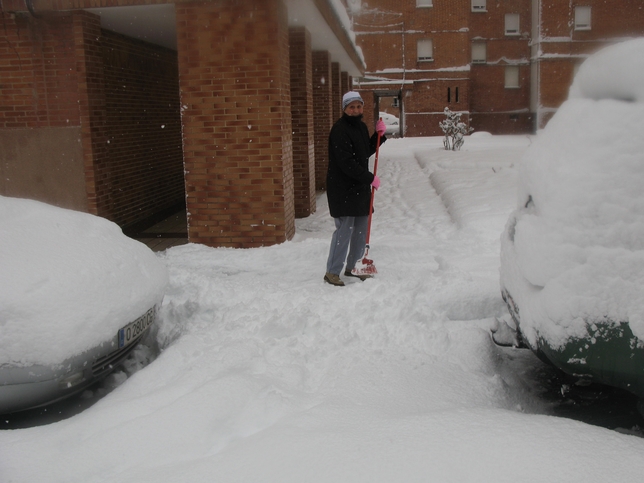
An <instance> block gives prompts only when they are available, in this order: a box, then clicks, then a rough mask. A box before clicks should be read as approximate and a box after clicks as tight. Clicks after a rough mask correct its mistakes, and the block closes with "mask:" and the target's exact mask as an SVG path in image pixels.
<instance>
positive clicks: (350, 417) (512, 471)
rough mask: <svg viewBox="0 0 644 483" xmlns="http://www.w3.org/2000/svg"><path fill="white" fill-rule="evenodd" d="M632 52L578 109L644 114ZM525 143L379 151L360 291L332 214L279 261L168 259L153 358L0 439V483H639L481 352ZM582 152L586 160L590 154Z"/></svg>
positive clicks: (638, 459) (603, 446)
mask: <svg viewBox="0 0 644 483" xmlns="http://www.w3.org/2000/svg"><path fill="white" fill-rule="evenodd" d="M642 51H644V40H642V39H640V40H638V41H635V43H631V44H628V45H625V48H623V49H622V48H617V50H615V49H613V50H612V51H608V52H609V54H608V56H607V57H605V56H604V57H602V56H601V55H600V56H598V57H597V60H593V61H591V62H590V63H588V64H587V67H584V66H582V69H580V76H579V81H578V82H576V84H574V85H573V95H572V97H573V98H578V97H579V94H580V93H581V94H583V96H582V97H587V98H591V99H595V98H597V99H599V100H598V101H597V102H599V103H601V104H602V106H603V108H606V109H608V110H611V109H612V107H611V106H613V107H615V106H618V105H620V104H619V102H617V103H612V104H611V103H606V102H602V101H601V99H604V98H605V97H606V96H609V97H611V98H612V99H614V100H615V99H619V100H620V102H623V100H624V99H626V98H627V99H628V100H629V101H630V102H635V103H637V102H639V103H641V102H642V92H644V91H643V90H642V85H644V83H642V82H641V80H642V79H644V61H643V60H642V59H644V56H642V55H641V52H642ZM612 57H615V58H619V61H616V62H615V63H613V62H612V60H610V59H611V58H612ZM585 65H586V64H585ZM607 67H608V68H607ZM593 71H597V75H595V74H593ZM600 71H601V72H604V74H600V73H599V72H600ZM608 72H610V73H611V74H612V75H606V73H608ZM617 74H619V75H617ZM615 108H616V109H619V107H615ZM636 108H637V107H636ZM615 112H616V111H612V114H614V113H615ZM610 114H611V112H607V114H606V115H610ZM636 118H637V116H636ZM641 118H642V116H639V119H633V123H634V122H636V121H637V122H640V123H641ZM582 120H583V119H579V121H582ZM575 124H576V122H575ZM582 124H583V123H581V122H580V123H579V125H582ZM631 124H632V123H631ZM638 125H639V124H638ZM628 128H629V126H625V129H628ZM600 132H602V133H603V132H604V130H600ZM598 133H599V131H598ZM542 134H543V133H542ZM591 134H592V133H591ZM638 135H641V133H640V134H638V133H632V134H631V136H638ZM537 137H538V136H537ZM638 139H639V138H638ZM547 140H548V138H546V141H547ZM534 142H537V143H538V142H539V140H537V139H536V137H531V136H490V135H486V134H485V133H475V134H474V135H472V136H469V137H467V138H466V141H465V145H464V147H463V148H462V150H461V151H459V152H451V151H445V150H443V148H442V138H409V139H391V140H389V141H388V142H387V143H386V144H385V145H384V146H383V148H382V149H381V151H380V155H381V159H380V161H379V165H378V166H379V171H378V174H379V176H380V177H381V179H382V186H381V188H380V190H379V191H378V193H377V195H376V213H375V215H374V223H373V231H372V239H371V251H370V255H371V257H372V258H373V259H374V260H375V262H376V266H377V268H378V276H377V278H375V279H372V280H367V281H366V282H360V281H358V280H354V279H349V280H345V282H346V283H347V286H346V287H343V288H340V287H334V286H331V285H327V284H324V283H323V281H322V277H323V274H324V266H325V261H326V256H327V251H328V244H329V241H330V238H331V233H332V231H333V222H332V219H331V218H330V217H329V215H328V209H327V206H326V200H325V198H324V197H321V198H320V199H319V200H318V211H317V212H316V213H315V214H314V215H312V216H310V217H308V218H306V219H303V220H298V222H297V234H296V237H295V238H294V239H293V240H292V241H289V242H287V243H283V244H281V245H278V246H273V247H267V248H258V249H251V250H234V249H214V248H207V247H204V246H199V245H184V246H181V247H176V248H172V249H170V250H167V251H166V252H163V253H162V254H160V255H159V258H160V260H161V261H162V262H163V263H164V264H165V265H166V267H167V269H168V272H169V285H168V289H167V292H166V296H165V300H164V303H163V306H162V308H161V313H160V321H159V323H158V324H157V326H156V327H155V330H154V332H153V333H151V334H150V336H152V337H154V341H155V343H157V344H158V345H159V347H160V348H161V349H162V352H161V354H160V356H159V357H158V358H157V359H156V360H155V361H154V362H153V363H152V364H150V365H148V366H147V367H145V368H144V369H143V370H140V371H138V372H136V373H135V374H134V375H133V376H132V377H130V378H128V379H127V380H126V381H124V382H123V383H122V384H121V385H120V386H118V387H117V389H116V390H114V391H113V392H111V393H110V394H108V395H107V396H106V397H104V398H103V399H101V400H100V401H99V402H98V403H96V404H95V405H94V406H92V407H91V408H89V409H87V410H86V411H84V412H83V413H81V414H78V415H76V416H74V417H72V418H70V419H67V420H64V421H61V422H58V423H55V424H50V425H47V426H42V427H35V428H31V429H21V430H6V431H2V432H0V482H2V483H5V482H7V483H9V482H11V483H23V482H24V483H33V482H38V483H93V482H97V483H98V482H100V483H107V482H114V483H117V482H118V483H128V482H132V483H145V482H154V483H160V482H163V483H175V482H189V483H195V482H204V483H205V482H208V483H210V482H217V483H221V482H242V481H244V482H258V483H259V482H261V483H266V482H279V483H287V482H294V483H295V482H297V483H301V482H307V483H310V482H325V483H326V482H334V483H335V482H351V483H354V482H369V483H374V482H383V483H385V482H386V483H390V482H406V483H408V482H416V481H417V482H424V483H425V482H441V483H443V482H453V483H465V482H475V483H481V482H483V483H486V482H494V483H503V482H508V483H510V482H512V483H515V482H522V483H526V482H548V483H553V482H565V483H568V482H572V481H583V482H585V483H605V482H607V481H611V482H612V481H615V482H620V483H630V482H640V481H641V480H642V475H643V474H644V439H642V438H641V437H638V436H633V435H629V434H624V433H622V432H617V431H610V430H607V429H602V428H599V427H595V426H590V425H587V424H584V423H581V422H576V421H572V420H568V419H562V418H557V417H554V416H551V415H548V409H547V408H546V407H545V406H544V405H543V404H542V403H539V402H538V401H537V400H535V398H534V397H533V394H534V388H533V387H531V385H530V383H529V381H528V379H527V378H526V377H524V376H525V375H526V374H528V373H530V371H534V370H535V368H537V367H538V366H539V365H540V364H541V363H540V362H539V361H538V360H537V359H536V358H535V357H534V356H532V355H531V354H530V353H529V352H525V351H519V350H512V349H500V348H498V347H497V346H495V345H494V344H493V343H492V341H491V337H490V330H491V329H493V328H495V327H496V323H495V318H496V317H500V318H504V319H505V320H509V317H508V314H507V312H506V309H505V307H504V305H503V302H502V300H501V297H500V293H499V266H500V257H499V251H500V235H501V232H502V231H503V229H504V226H505V224H506V221H507V220H508V218H509V215H510V213H511V212H512V211H513V210H514V209H515V208H516V207H517V206H523V205H524V204H525V199H524V195H525V194H524V193H521V194H520V193H517V166H518V165H519V163H520V160H521V159H522V157H523V155H524V153H525V152H526V150H529V151H528V152H529V153H532V154H531V155H532V156H533V158H530V156H526V158H525V159H528V160H529V159H533V160H534V156H537V157H539V153H540V152H546V153H547V152H548V150H547V149H545V150H543V148H542V150H541V151H540V150H539V149H529V146H530V145H531V144H532V143H534ZM606 142H607V143H610V142H611V141H610V140H608V141H606ZM630 145H631V144H629V146H630ZM622 146H623V143H619V142H617V141H616V142H615V146H614V150H612V149H608V150H607V153H608V154H607V156H610V155H611V153H616V152H619V150H620V147H622ZM575 149H577V154H576V156H575V159H576V160H577V161H579V162H581V161H583V160H584V159H594V157H595V152H594V151H593V150H595V149H596V146H594V145H593V143H581V144H580V145H576V146H575ZM535 153H536V154H535ZM631 155H632V156H631V157H626V158H624V159H627V160H628V161H631V162H632V161H633V159H634V160H635V161H637V159H636V157H637V156H638V155H639V157H640V159H641V156H642V154H641V150H635V151H634V152H632V153H631ZM544 156H545V155H544ZM633 156H634V157H633ZM543 161H544V163H542V164H539V163H532V164H530V163H529V162H528V163H525V165H526V166H528V167H530V166H531V165H532V166H533V167H535V166H536V167H537V168H538V167H539V166H541V165H543V166H549V165H548V163H547V162H546V161H548V160H547V159H544V160H543ZM581 164H584V163H583V162H582V163H581ZM600 164H601V163H600ZM632 164H635V165H638V163H637V162H634V163H632ZM640 164H641V163H640ZM579 169H584V168H579ZM525 172H527V171H524V173H525ZM638 172H641V169H640V170H639V171H638ZM531 173H532V174H531V175H530V176H528V178H529V180H531V181H536V179H537V178H539V179H540V180H541V181H544V180H547V178H548V175H549V173H548V172H544V171H543V170H541V172H540V170H539V169H533V170H532V171H531ZM566 179H567V180H568V181H567V182H568V183H569V187H574V188H578V187H576V186H573V185H574V184H575V183H576V181H575V180H576V177H575V176H571V177H570V178H566ZM542 184H543V185H544V186H548V184H547V183H542ZM600 185H601V183H600ZM564 188H566V186H564ZM616 192H619V190H616ZM545 199H548V198H547V197H546V198H545ZM611 199H612V198H611ZM638 199H639V198H638ZM607 201H608V198H607ZM617 204H618V205H620V204H621V205H624V203H617ZM625 206H629V205H628V204H626V205H625ZM638 206H639V205H638ZM631 208H632V207H631ZM618 211H619V210H618ZM626 211H627V212H628V213H627V214H629V216H630V214H632V213H639V211H637V210H634V209H627V210H626ZM640 225H641V223H640ZM640 251H641V250H640ZM57 256H59V257H63V258H64V257H66V256H69V257H72V256H73V252H65V250H64V248H61V251H60V252H59V253H58V254H57ZM81 302H84V303H90V302H88V301H79V303H81ZM133 315H134V314H133ZM55 342H56V341H55V340H52V343H55ZM143 352H145V351H143ZM625 429H627V430H628V429H631V428H625Z"/></svg>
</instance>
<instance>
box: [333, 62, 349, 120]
mask: <svg viewBox="0 0 644 483" xmlns="http://www.w3.org/2000/svg"><path fill="white" fill-rule="evenodd" d="M331 75H332V80H331V97H332V98H333V100H332V101H331V102H332V104H333V122H335V121H337V120H338V119H340V116H342V96H343V95H344V92H342V78H341V76H340V64H338V63H337V62H332V63H331ZM345 92H346V91H345Z"/></svg>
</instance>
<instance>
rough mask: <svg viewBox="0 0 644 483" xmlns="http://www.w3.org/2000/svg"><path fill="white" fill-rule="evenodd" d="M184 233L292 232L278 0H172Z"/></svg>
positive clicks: (219, 236) (285, 55)
mask: <svg viewBox="0 0 644 483" xmlns="http://www.w3.org/2000/svg"><path fill="white" fill-rule="evenodd" d="M176 18H177V41H178V59H179V83H180V89H181V106H182V124H183V145H184V163H185V183H186V204H187V211H188V237H189V239H190V241H191V242H194V243H203V244H206V245H209V246H217V247H237V248H241V247H243V248H250V247H258V246H265V245H273V244H276V243H281V242H283V241H285V240H288V239H290V238H292V237H293V235H294V233H295V208H294V202H293V162H292V161H293V158H292V134H291V133H292V130H291V102H290V67H289V45H288V42H289V38H288V18H287V12H286V8H285V6H284V4H283V3H282V2H281V1H280V0H264V1H262V2H258V1H256V0H219V1H217V2H207V3H204V2H188V3H177V4H176Z"/></svg>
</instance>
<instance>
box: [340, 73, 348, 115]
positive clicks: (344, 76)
mask: <svg viewBox="0 0 644 483" xmlns="http://www.w3.org/2000/svg"><path fill="white" fill-rule="evenodd" d="M350 90H351V76H350V75H349V73H348V72H344V71H342V72H340V103H342V96H343V95H345V94H346V93H347V92H349V91H350ZM340 109H342V106H340Z"/></svg>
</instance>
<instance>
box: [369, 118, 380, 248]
mask: <svg viewBox="0 0 644 483" xmlns="http://www.w3.org/2000/svg"><path fill="white" fill-rule="evenodd" d="M380 120H381V121H382V117H381V118H380ZM379 152H380V133H378V140H377V141H376V159H375V160H374V162H373V175H374V176H375V175H376V173H377V172H378V154H379ZM375 194H376V188H374V187H373V186H372V187H371V202H370V204H369V223H368V224H367V252H365V255H366V254H367V253H368V250H369V239H370V238H371V218H372V215H373V197H374V195H375Z"/></svg>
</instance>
